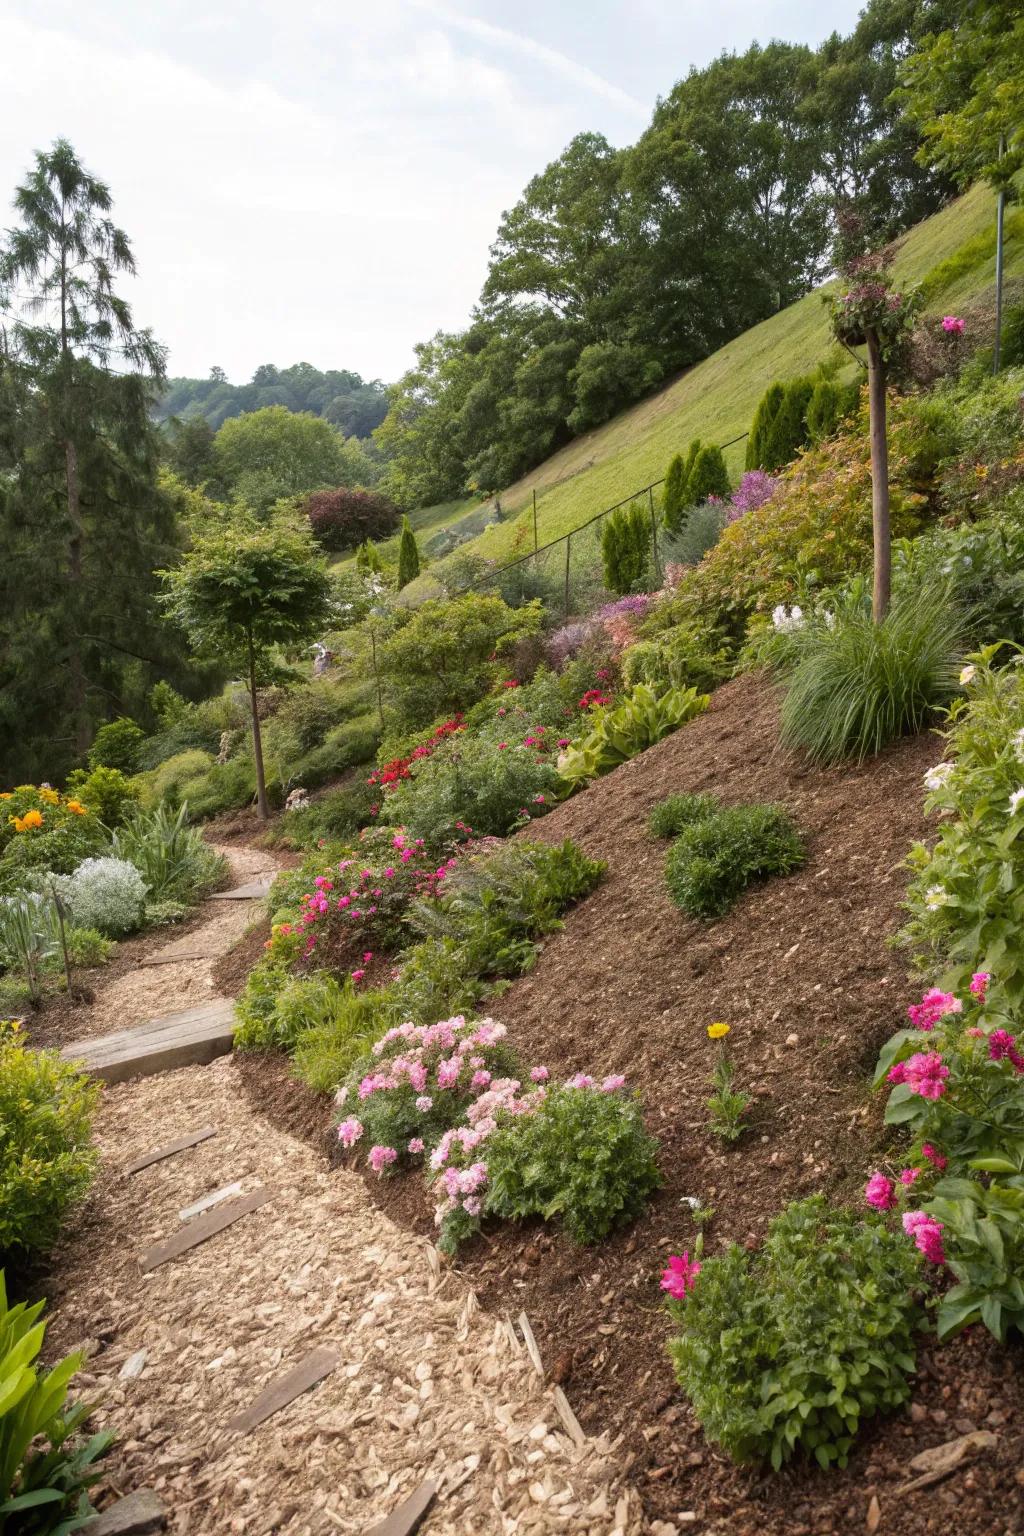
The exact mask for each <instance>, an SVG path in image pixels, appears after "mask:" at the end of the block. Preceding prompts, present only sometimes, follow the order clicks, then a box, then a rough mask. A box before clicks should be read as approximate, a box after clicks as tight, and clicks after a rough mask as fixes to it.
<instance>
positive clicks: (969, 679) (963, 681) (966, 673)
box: [960, 662, 978, 688]
mask: <svg viewBox="0 0 1024 1536" xmlns="http://www.w3.org/2000/svg"><path fill="white" fill-rule="evenodd" d="M977 672H978V669H977V667H975V666H972V665H971V663H970V662H968V664H967V666H966V667H964V669H963V671H962V672H961V673H960V686H961V688H966V687H967V684H968V683H973V681H974V679H975V677H976V676H977Z"/></svg>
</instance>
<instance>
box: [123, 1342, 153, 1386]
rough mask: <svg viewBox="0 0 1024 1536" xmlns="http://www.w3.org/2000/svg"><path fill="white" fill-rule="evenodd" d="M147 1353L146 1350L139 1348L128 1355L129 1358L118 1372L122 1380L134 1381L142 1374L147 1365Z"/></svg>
mask: <svg viewBox="0 0 1024 1536" xmlns="http://www.w3.org/2000/svg"><path fill="white" fill-rule="evenodd" d="M146 1354H147V1351H146V1350H144V1349H137V1350H136V1351H135V1353H134V1355H129V1356H128V1359H127V1360H126V1361H125V1363H124V1365H122V1367H121V1369H120V1370H119V1371H118V1373H117V1374H118V1376H119V1378H120V1379H121V1381H134V1380H135V1378H136V1376H141V1375H142V1372H143V1370H144V1368H145V1365H146Z"/></svg>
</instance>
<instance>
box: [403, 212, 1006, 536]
mask: <svg viewBox="0 0 1024 1536" xmlns="http://www.w3.org/2000/svg"><path fill="white" fill-rule="evenodd" d="M994 210H995V200H994V198H993V196H992V194H991V193H990V192H989V191H988V190H987V188H985V187H980V186H979V187H975V188H974V189H973V190H972V191H971V192H969V193H968V194H967V195H966V196H965V197H962V198H960V199H959V200H958V201H957V202H956V203H954V204H952V205H951V206H950V207H949V208H946V209H944V210H943V211H942V212H941V213H938V214H936V215H935V216H934V217H933V218H931V219H927V220H925V222H924V223H923V224H919V225H918V226H917V227H916V228H915V229H914V230H912V231H911V232H910V234H909V235H908V236H907V237H906V239H905V240H904V242H903V244H902V247H901V249H900V252H899V254H898V257H897V259H896V262H895V273H896V276H897V277H898V278H899V279H900V280H902V281H903V282H905V283H910V282H920V281H921V280H922V279H923V278H924V277H925V275H926V274H927V273H928V272H930V271H931V270H932V269H933V268H934V267H935V266H936V265H937V264H938V263H939V262H940V261H945V260H946V259H947V258H948V257H950V256H951V255H952V254H953V253H954V252H956V251H957V250H958V249H960V248H961V247H962V246H964V244H965V243H966V242H967V241H969V240H975V241H977V240H978V237H979V236H980V237H982V241H983V240H984V237H985V236H986V235H987V234H988V233H989V232H990V231H993V230H994V225H995V211H994ZM970 254H971V253H970V252H967V253H966V255H967V258H968V260H967V262H966V263H965V268H966V269H965V270H963V271H961V272H960V273H958V274H957V275H956V276H955V277H954V279H953V280H952V281H951V282H950V283H949V284H947V285H946V286H945V287H944V288H942V289H941V290H939V291H937V292H935V293H934V294H933V295H931V296H930V297H929V301H928V306H927V307H928V309H929V310H930V311H932V312H936V311H937V312H939V313H943V312H946V311H948V310H949V309H953V308H955V307H956V305H957V304H958V303H963V302H964V301H965V300H967V299H971V298H977V297H979V296H980V295H981V294H982V293H984V292H985V290H986V289H989V288H991V285H992V283H993V278H994V263H993V259H992V256H991V254H989V253H988V252H985V253H983V254H982V255H981V256H980V257H979V258H978V259H975V260H974V261H971V260H970ZM1006 270H1007V275H1008V276H1009V277H1011V278H1013V277H1024V239H1022V238H1021V236H1020V233H1019V231H1015V232H1014V233H1013V234H1012V235H1011V237H1010V238H1009V239H1008V241H1007V259H1006ZM829 346H830V342H829V336H828V329H827V316H826V311H825V307H824V305H823V304H822V302H821V298H820V296H819V294H818V293H812V294H808V295H807V297H806V298H804V299H801V300H800V301H799V302H798V303H796V304H793V305H791V306H790V307H789V308H788V309H785V310H783V311H782V312H781V314H778V315H774V316H773V317H772V318H771V319H770V320H765V321H763V322H762V323H761V324H760V325H757V326H754V327H753V329H752V330H749V331H746V332H745V333H744V334H743V335H742V336H738V337H737V338H736V340H735V341H732V342H730V343H729V345H728V346H725V347H722V348H721V350H720V351H718V352H716V353H714V354H713V355H712V356H711V357H709V358H707V359H706V360H705V361H704V362H702V363H699V364H698V365H697V366H696V367H695V368H691V369H690V370H689V371H688V372H687V373H685V374H683V375H682V376H681V377H680V378H678V379H677V380H676V381H675V383H673V384H670V385H668V386H667V387H666V388H665V389H663V390H661V391H660V392H659V393H658V394H656V395H653V396H651V398H650V399H648V400H644V401H642V402H641V403H640V404H639V405H635V406H633V407H632V408H631V409H630V410H628V411H623V412H622V414H621V415H619V416H616V417H614V418H613V419H612V420H611V421H610V422H608V423H606V425H605V426H603V427H600V428H598V429H597V430H595V431H594V432H589V433H587V435H586V436H585V437H580V438H577V439H576V440H575V441H574V442H572V443H570V444H569V445H568V446H567V447H565V448H563V449H561V451H560V452H558V453H556V454H554V455H552V457H551V458H550V459H547V460H546V461H545V462H544V463H543V464H541V465H539V466H538V467H537V468H536V469H535V470H533V471H532V472H531V473H530V474H529V475H528V476H525V477H524V478H523V479H522V480H520V481H518V482H517V483H516V484H515V485H512V486H510V487H509V488H508V489H507V490H505V491H503V492H502V493H501V501H502V506H503V507H504V508H505V510H506V512H507V511H508V510H510V509H512V510H515V511H516V512H520V509H523V510H522V511H521V513H520V516H518V517H516V518H513V519H510V520H509V521H508V522H503V523H501V524H498V525H496V526H494V527H492V528H489V529H487V530H486V532H485V533H483V534H481V535H480V536H479V538H477V539H475V540H473V541H472V542H471V543H468V544H466V545H464V546H463V548H465V549H467V550H473V551H475V552H477V553H480V554H485V555H488V556H491V557H492V558H499V559H500V558H503V557H508V555H509V553H510V551H511V548H512V545H513V542H514V540H515V536H516V531H517V529H518V528H519V527H521V526H523V525H525V524H526V523H527V522H529V523H530V525H531V527H530V536H531V539H532V512H531V511H530V510H529V508H530V502H531V499H532V492H533V490H534V489H536V491H537V495H538V525H539V534H540V541H541V543H542V544H543V543H546V542H548V541H549V540H551V539H557V538H559V537H560V536H561V535H562V534H564V533H567V532H568V531H569V530H570V529H572V528H577V527H579V525H580V524H581V523H584V522H586V521H587V519H588V518H589V517H593V516H594V514H595V513H597V512H600V511H601V510H602V509H603V508H604V507H608V506H611V505H612V504H613V503H614V502H616V501H619V500H621V499H622V498H623V497H625V496H628V495H630V494H631V493H632V492H633V491H635V490H637V489H638V488H640V487H642V486H644V485H647V484H649V483H650V482H651V481H652V480H657V479H659V478H660V476H662V475H663V474H664V473H665V466H666V465H667V463H668V461H669V459H670V458H671V456H672V454H673V453H675V452H677V451H678V450H679V449H681V448H685V446H686V444H687V443H688V442H689V441H690V439H691V438H693V437H698V436H699V437H704V438H706V439H710V440H711V441H713V442H719V443H725V442H728V441H729V439H730V438H733V437H737V436H739V434H740V433H741V432H745V431H746V430H747V429H748V428H749V426H750V421H751V418H752V416H753V413H754V407H755V406H756V404H757V401H758V399H759V398H760V396H761V394H762V393H763V391H764V389H765V388H766V387H767V385H768V384H770V383H771V382H772V380H773V379H786V378H792V377H794V376H795V375H797V374H800V373H805V372H808V371H810V370H811V369H813V368H814V367H815V366H816V365H817V364H818V362H820V360H821V359H822V358H823V357H824V356H825V355H826V354H827V352H828V350H829ZM743 453H744V444H743V443H739V444H738V445H737V446H736V447H734V448H731V449H729V450H728V451H727V453H726V461H727V463H728V466H729V471H730V474H731V475H732V476H733V477H734V479H735V478H736V477H737V476H738V474H739V473H740V471H741V470H742V467H743ZM455 505H457V504H454V503H449V504H448V505H447V507H446V508H445V511H446V512H447V513H448V514H449V515H448V516H447V517H446V518H445V522H446V523H448V522H451V521H454V518H453V517H452V516H451V512H452V508H453V506H455ZM434 510H435V509H432V508H426V509H424V510H423V512H422V513H421V514H420V515H421V516H423V517H424V518H425V519H426V518H428V517H430V515H431V513H432V512H433V511H434ZM437 510H440V509H437ZM434 526H437V525H434Z"/></svg>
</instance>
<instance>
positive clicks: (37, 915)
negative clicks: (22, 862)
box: [0, 890, 60, 1003]
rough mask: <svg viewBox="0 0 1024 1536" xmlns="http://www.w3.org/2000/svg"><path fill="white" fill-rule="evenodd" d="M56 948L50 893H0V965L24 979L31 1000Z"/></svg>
mask: <svg viewBox="0 0 1024 1536" xmlns="http://www.w3.org/2000/svg"><path fill="white" fill-rule="evenodd" d="M59 948H60V926H59V922H58V918H57V909H56V907H55V906H54V903H53V901H52V899H51V898H50V896H48V895H45V894H43V893H42V892H40V891H29V890H20V891H15V892H14V894H13V895H11V896H0V966H2V967H3V968H4V969H6V970H10V971H16V972H17V973H18V974H19V975H20V976H21V977H22V978H23V979H24V982H25V986H26V987H27V989H28V996H29V998H30V1000H31V1001H32V1002H34V1003H35V1002H38V1001H39V999H40V997H41V995H42V976H43V973H44V972H45V971H47V970H51V969H52V968H53V963H54V962H55V961H56V957H57V955H58V952H59Z"/></svg>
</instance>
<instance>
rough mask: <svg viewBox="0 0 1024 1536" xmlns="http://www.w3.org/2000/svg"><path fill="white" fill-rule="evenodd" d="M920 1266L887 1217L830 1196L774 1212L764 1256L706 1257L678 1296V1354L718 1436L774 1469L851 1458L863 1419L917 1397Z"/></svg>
mask: <svg viewBox="0 0 1024 1536" xmlns="http://www.w3.org/2000/svg"><path fill="white" fill-rule="evenodd" d="M918 1273H919V1261H918V1257H917V1254H916V1253H915V1252H914V1250H913V1249H912V1248H911V1247H910V1245H909V1244H907V1242H906V1241H905V1239H904V1238H903V1237H902V1236H901V1235H897V1234H895V1233H892V1232H890V1231H889V1230H888V1229H887V1227H886V1225H885V1222H884V1220H883V1219H882V1218H881V1217H878V1216H875V1215H869V1216H866V1217H864V1218H863V1219H862V1218H860V1217H858V1216H856V1215H855V1214H854V1213H852V1212H850V1211H845V1210H830V1209H829V1208H828V1207H827V1206H826V1204H825V1201H824V1199H823V1197H822V1196H820V1195H815V1196H813V1197H812V1198H810V1199H808V1200H802V1201H797V1202H795V1203H794V1204H792V1205H790V1206H788V1207H787V1209H786V1210H785V1211H783V1212H782V1214H781V1215H779V1216H776V1217H775V1219H774V1221H772V1223H771V1224H770V1226H769V1228H768V1236H767V1239H766V1241H765V1244H764V1247H763V1248H762V1249H761V1251H760V1252H755V1253H753V1254H751V1253H748V1252H747V1250H746V1249H745V1248H742V1247H740V1246H739V1245H738V1244H736V1243H732V1244H730V1246H729V1248H728V1249H727V1250H726V1251H725V1253H723V1254H720V1255H716V1256H715V1257H714V1258H711V1259H705V1260H704V1261H703V1262H702V1263H701V1264H700V1266H699V1269H698V1273H697V1275H696V1278H695V1280H694V1281H693V1282H692V1288H690V1289H689V1290H688V1294H685V1296H684V1297H683V1298H681V1299H676V1300H671V1301H669V1303H668V1305H669V1311H670V1313H671V1315H672V1318H673V1321H674V1322H675V1323H676V1324H677V1325H678V1327H679V1330H680V1331H679V1334H678V1336H677V1337H675V1338H673V1339H672V1341H671V1343H670V1344H669V1353H670V1354H671V1356H672V1360H673V1363H674V1365H675V1370H676V1376H677V1378H678V1381H679V1384H680V1386H681V1387H682V1389H683V1391H684V1392H685V1393H686V1395H687V1397H689V1399H690V1401H691V1403H692V1404H693V1408H694V1412H695V1413H696V1415H697V1418H698V1420H699V1422H700V1425H701V1428H702V1429H703V1430H704V1433H705V1435H706V1436H707V1437H708V1439H709V1440H711V1441H712V1442H714V1443H715V1444H718V1445H721V1446H723V1447H724V1449H725V1450H726V1451H727V1452H728V1453H729V1455H730V1456H732V1457H733V1458H734V1460H736V1461H741V1462H744V1461H767V1462H769V1463H770V1464H771V1466H772V1467H773V1468H775V1469H776V1470H778V1468H779V1467H781V1466H782V1464H783V1462H785V1461H788V1460H789V1459H790V1457H791V1456H792V1455H793V1454H794V1452H796V1451H797V1450H802V1451H805V1452H807V1453H809V1454H811V1455H813V1456H814V1457H815V1459H816V1460H817V1462H818V1464H819V1465H820V1466H822V1467H824V1468H828V1467H830V1466H833V1465H838V1466H845V1465H846V1461H847V1458H848V1456H849V1452H850V1447H851V1446H852V1444H853V1440H854V1437H855V1436H856V1434H857V1431H858V1429H859V1428H860V1426H861V1423H862V1422H863V1421H864V1420H866V1419H869V1418H871V1417H873V1416H874V1414H876V1413H879V1412H890V1411H892V1410H893V1409H895V1408H898V1407H899V1406H900V1405H901V1404H902V1403H904V1402H906V1400H907V1398H908V1397H909V1396H910V1381H909V1377H910V1375H911V1373H912V1372H913V1370H914V1364H915V1359H914V1342H913V1338H914V1329H915V1327H916V1326H917V1324H918V1322H919V1320H920V1312H919V1309H918V1307H917V1306H916V1305H915V1303H914V1301H913V1299H912V1292H913V1290H914V1288H915V1286H916V1284H917V1283H918Z"/></svg>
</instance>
